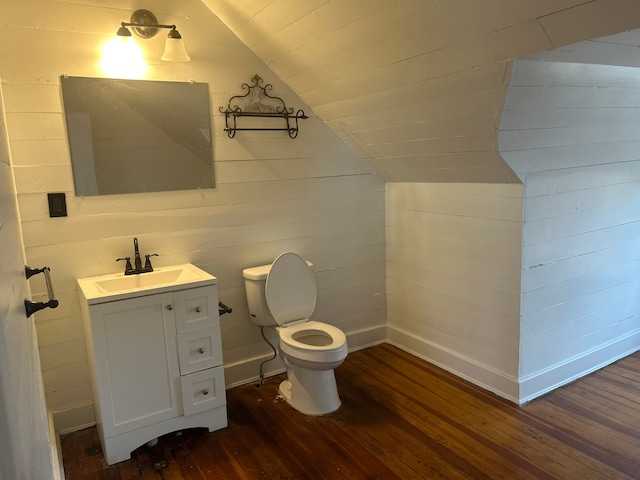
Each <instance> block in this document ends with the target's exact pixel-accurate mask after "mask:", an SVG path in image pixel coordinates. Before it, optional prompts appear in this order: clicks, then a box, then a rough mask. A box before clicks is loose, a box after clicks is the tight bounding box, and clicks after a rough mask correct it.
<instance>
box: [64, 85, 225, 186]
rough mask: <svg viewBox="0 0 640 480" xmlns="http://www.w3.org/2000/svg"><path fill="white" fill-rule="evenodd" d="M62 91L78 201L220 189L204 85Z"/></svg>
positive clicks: (86, 87)
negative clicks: (175, 191) (168, 191)
mask: <svg viewBox="0 0 640 480" xmlns="http://www.w3.org/2000/svg"><path fill="white" fill-rule="evenodd" d="M61 84H62V99H63V103H64V114H65V120H66V124H67V134H68V138H69V149H70V151H71V163H72V167H73V181H74V185H75V192H76V196H88V195H109V194H120V193H139V192H160V191H167V190H192V189H197V188H213V187H214V186H215V177H214V170H213V147H212V135H211V113H210V107H209V88H208V85H207V84H206V83H185V82H156V81H146V80H120V79H112V78H85V77H67V76H63V77H61Z"/></svg>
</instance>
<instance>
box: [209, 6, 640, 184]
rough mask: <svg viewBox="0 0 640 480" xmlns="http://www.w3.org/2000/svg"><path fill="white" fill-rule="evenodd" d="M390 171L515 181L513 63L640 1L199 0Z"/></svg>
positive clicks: (602, 24)
mask: <svg viewBox="0 0 640 480" xmlns="http://www.w3.org/2000/svg"><path fill="white" fill-rule="evenodd" d="M203 2H204V3H205V4H206V5H207V6H209V8H210V9H211V10H212V11H213V12H214V13H215V14H216V15H217V16H218V17H220V19H222V21H223V22H225V23H226V24H227V25H228V26H229V28H231V29H232V30H233V31H234V33H236V34H237V35H238V37H239V38H240V39H241V40H242V41H243V42H244V43H246V44H247V45H249V47H250V48H251V49H252V50H253V51H254V52H256V54H257V55H258V56H259V57H260V58H262V59H263V60H264V61H265V63H266V64H267V65H268V66H269V67H270V68H271V69H272V70H273V71H274V73H276V74H277V75H278V77H279V78H281V79H282V80H283V81H284V82H285V83H286V84H287V85H289V86H290V87H291V88H292V89H293V90H294V91H295V92H296V93H297V94H298V95H299V96H300V97H301V98H302V99H303V100H304V101H305V102H306V103H307V104H308V105H310V106H311V108H313V110H314V111H315V112H316V113H317V114H318V115H319V116H320V117H321V118H322V119H323V120H324V121H325V122H326V123H327V125H329V127H330V128H332V129H333V130H334V131H335V132H336V133H337V134H338V135H340V137H341V138H343V139H344V140H345V142H347V143H348V144H349V145H350V146H351V147H352V148H353V149H354V151H356V152H358V154H359V155H360V156H361V157H362V158H364V159H365V160H367V162H369V163H370V164H371V165H372V166H373V168H375V170H376V171H377V172H378V174H379V175H381V176H382V177H383V178H384V179H385V180H386V181H389V182H474V183H479V182H481V183H492V182H495V183H501V182H511V183H517V182H518V179H517V178H516V176H515V175H514V174H513V172H512V171H511V170H510V169H509V168H508V166H507V165H506V164H505V162H504V160H502V158H501V157H500V155H499V154H498V143H497V128H498V125H499V123H500V113H501V110H502V102H503V100H504V96H505V93H506V89H507V80H508V77H509V65H510V62H511V61H512V60H513V59H515V58H518V57H522V56H526V55H529V54H531V53H535V52H540V51H544V50H551V49H553V48H555V47H558V46H562V45H568V44H572V43H575V42H578V41H582V40H587V39H590V38H595V37H601V36H603V35H610V34H613V33H617V32H621V31H624V30H628V29H631V28H638V27H639V26H640V8H638V2H637V0H591V1H587V0H517V1H514V0H483V1H476V0H446V1H444V0H443V1H425V0H349V1H344V0H305V1H304V2H301V1H299V0H203Z"/></svg>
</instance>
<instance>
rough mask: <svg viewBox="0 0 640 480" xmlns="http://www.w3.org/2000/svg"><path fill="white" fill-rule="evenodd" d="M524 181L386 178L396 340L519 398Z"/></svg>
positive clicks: (392, 337) (391, 322)
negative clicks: (394, 180)
mask: <svg viewBox="0 0 640 480" xmlns="http://www.w3.org/2000/svg"><path fill="white" fill-rule="evenodd" d="M521 245H522V185H519V184H485V185H480V184H440V183H438V184H424V183H387V315H388V327H387V328H388V336H389V341H390V342H392V343H394V344H396V345H398V346H399V347H401V348H403V349H405V350H408V351H410V352H412V353H414V354H416V355H418V356H420V357H422V358H426V359H427V360H429V361H431V362H433V363H435V364H437V365H440V366H442V367H443V368H445V369H447V370H449V371H452V372H454V373H456V374H458V375H460V376H462V377H464V378H467V379H470V380H472V381H473V382H474V383H476V384H478V385H481V386H483V387H485V388H488V389H489V390H492V391H494V392H496V393H498V394H500V395H501V396H503V397H506V398H509V399H511V400H513V401H517V396H518V361H519V351H518V349H519V345H518V338H519V334H520V332H519V329H520V322H519V314H520V257H521Z"/></svg>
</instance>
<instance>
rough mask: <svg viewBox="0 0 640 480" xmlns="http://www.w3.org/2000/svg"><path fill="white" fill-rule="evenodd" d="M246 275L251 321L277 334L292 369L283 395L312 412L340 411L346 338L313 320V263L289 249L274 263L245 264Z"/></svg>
mask: <svg viewBox="0 0 640 480" xmlns="http://www.w3.org/2000/svg"><path fill="white" fill-rule="evenodd" d="M242 274H243V277H244V279H245V288H246V294H247V303H248V305H249V313H250V315H251V320H252V321H253V322H254V323H256V324H257V325H260V326H263V327H265V326H267V327H274V328H275V330H276V331H277V332H278V337H279V342H278V350H279V354H280V357H281V358H282V360H283V362H284V364H285V367H286V368H287V379H286V380H284V381H283V382H282V383H281V384H280V388H279V390H280V394H281V395H282V396H283V397H284V399H285V400H286V401H287V402H288V403H289V404H290V405H291V406H292V407H293V408H295V409H296V410H298V411H300V412H302V413H304V414H307V415H324V414H327V413H331V412H333V411H335V410H337V409H338V407H339V406H340V397H339V395H338V388H337V385H336V380H335V374H334V369H335V368H337V367H338V366H340V365H341V364H342V362H343V361H344V359H345V358H346V357H347V353H348V346H347V339H346V337H345V334H344V332H342V330H340V329H339V328H337V327H334V326H333V325H329V324H326V323H322V322H316V321H313V320H309V317H310V316H311V314H312V313H313V311H314V310H315V305H316V298H317V288H316V281H315V277H314V275H313V272H312V271H311V269H310V267H309V264H307V262H305V261H304V260H303V259H302V258H301V257H300V256H299V255H297V254H295V253H292V252H286V253H283V254H282V255H280V256H279V257H278V258H276V259H275V261H274V262H273V263H272V264H271V265H262V266H259V267H253V268H246V269H244V270H243V272H242Z"/></svg>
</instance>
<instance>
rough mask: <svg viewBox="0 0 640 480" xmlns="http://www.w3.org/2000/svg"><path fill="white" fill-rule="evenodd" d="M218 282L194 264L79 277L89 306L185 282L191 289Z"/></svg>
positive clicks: (168, 287) (177, 285) (168, 289)
mask: <svg viewBox="0 0 640 480" xmlns="http://www.w3.org/2000/svg"><path fill="white" fill-rule="evenodd" d="M215 283H216V277H214V276H213V275H209V274H208V273H207V272H205V271H204V270H200V269H199V268H198V267H196V266H195V265H192V264H190V263H185V264H183V265H174V266H171V267H160V268H156V269H155V270H154V271H153V272H148V273H140V274H137V275H125V274H124V273H112V274H108V275H100V276H97V277H87V278H79V279H78V286H79V287H80V290H81V291H82V294H83V295H84V297H85V299H86V300H87V303H88V304H89V305H93V304H96V303H104V302H111V301H114V300H123V299H125V298H133V297H137V296H141V295H151V294H154V293H163V292H168V291H170V290H175V288H176V287H179V286H182V285H184V286H185V288H191V287H198V286H204V285H211V284H215Z"/></svg>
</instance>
